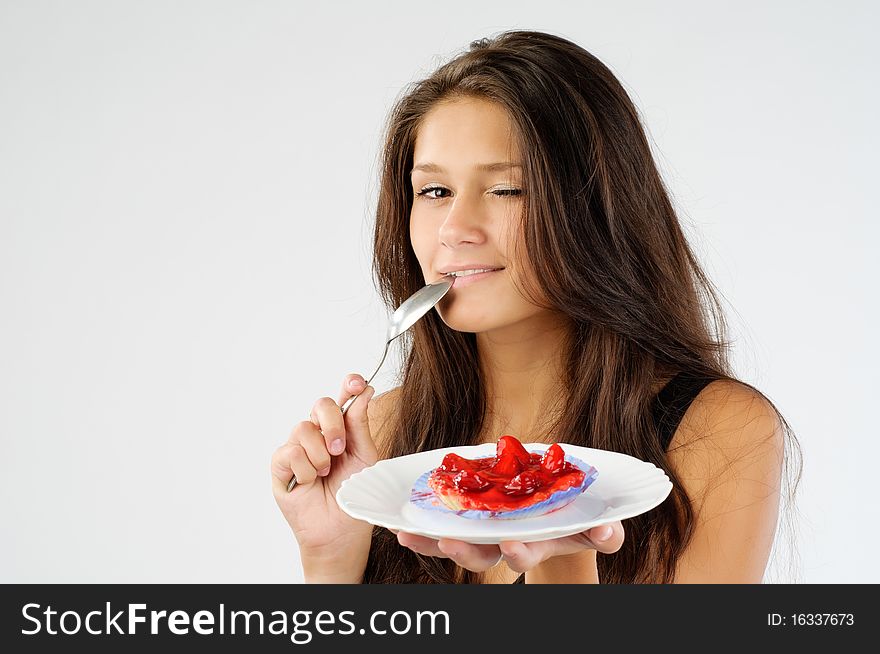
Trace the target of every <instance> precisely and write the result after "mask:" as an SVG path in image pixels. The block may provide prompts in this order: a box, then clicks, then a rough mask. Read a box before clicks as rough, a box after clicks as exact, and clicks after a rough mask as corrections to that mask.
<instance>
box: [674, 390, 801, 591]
mask: <svg viewBox="0 0 880 654" xmlns="http://www.w3.org/2000/svg"><path fill="white" fill-rule="evenodd" d="M783 451H784V440H783V432H782V428H781V424H780V422H779V419H778V417H777V415H776V413H775V412H774V411H773V408H772V406H770V404H769V403H768V402H767V401H766V400H765V399H764V398H763V397H761V396H760V395H759V394H757V393H756V392H755V391H753V390H751V389H749V388H747V387H745V386H742V385H739V384H736V383H733V382H727V381H717V382H713V383H712V384H710V385H709V386H707V387H706V388H705V389H704V390H703V392H701V393H700V395H699V396H698V398H697V399H696V400H695V401H694V403H693V404H692V405H691V408H690V409H689V410H688V412H687V414H686V415H685V418H684V420H683V421H682V424H681V426H680V427H679V429H678V431H677V432H676V434H675V437H674V438H673V440H672V443H671V446H670V451H669V463H670V466H671V467H672V469H673V470H674V471H675V472H676V473H677V474H678V475H679V478H680V479H681V482H682V484H683V486H684V488H685V490H686V491H687V493H688V495H689V496H690V499H691V502H692V505H693V509H694V512H695V514H696V525H695V527H696V528H695V531H694V534H693V538H692V540H691V541H690V543H689V545H688V546H687V548H686V550H685V552H684V554H683V555H682V557H681V558H680V559H679V562H678V564H677V566H676V572H675V577H674V582H675V583H761V580H762V578H763V575H764V569H765V567H766V565H767V560H768V558H769V555H770V549H771V546H772V544H773V537H774V534H775V531H776V523H777V518H778V509H779V491H780V481H781V474H782V464H783V459H782V456H783Z"/></svg>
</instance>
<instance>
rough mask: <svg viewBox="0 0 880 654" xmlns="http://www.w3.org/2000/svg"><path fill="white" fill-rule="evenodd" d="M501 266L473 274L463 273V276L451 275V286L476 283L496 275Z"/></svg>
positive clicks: (458, 286)
mask: <svg viewBox="0 0 880 654" xmlns="http://www.w3.org/2000/svg"><path fill="white" fill-rule="evenodd" d="M502 270H504V269H503V268H501V269H499V270H490V271H489V272H482V273H476V274H473V275H465V276H464V277H453V278H452V288H461V287H463V286H470V285H471V284H476V283H477V282H480V281H482V280H485V279H489V278H491V277H492V276H493V275H497V274H498V273H500V272H501V271H502Z"/></svg>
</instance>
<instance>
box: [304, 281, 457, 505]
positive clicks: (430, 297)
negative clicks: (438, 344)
mask: <svg viewBox="0 0 880 654" xmlns="http://www.w3.org/2000/svg"><path fill="white" fill-rule="evenodd" d="M454 282H455V278H454V277H453V276H452V275H446V276H444V277H443V278H442V279H441V280H440V281H437V282H434V283H433V284H428V285H427V286H425V287H424V288H420V289H419V290H418V291H416V292H415V293H413V294H412V295H410V296H409V297H408V298H407V299H406V300H404V301H403V304H401V305H400V306H399V307H397V310H396V311H395V312H394V313H393V314H391V320H390V321H389V323H388V331H387V332H386V333H385V352H383V353H382V360H381V361H379V365H378V366H376V369H375V370H374V371H373V374H372V375H370V377H369V379H367V383H366V384H364V390H363V391H361V392H360V393H358V394H357V395H352V396H351V397H350V398H348V400H346V401H345V404H343V405H342V407H341V411H342V415H345V412H346V411H348V409H349V408H350V407H351V405H352V404H354V401H355V400H356V399H358V398H359V397H360V395H361V393H363V392H364V391H365V390H367V386H369V385H370V382H371V381H373V377H375V376H376V373H377V372H379V369H380V368H381V367H382V364H383V363H385V357H387V356H388V348H389V347H390V346H391V341H393V340H394V339H395V338H397V337H398V336H400V335H401V334H403V333H404V332H405V331H406V330H407V329H409V328H410V327H412V326H413V325H414V324H416V322H418V320H419V318H421V317H422V316H424V315H425V314H426V313H428V312H429V311H430V310H431V309H433V308H434V305H436V304H437V303H438V302H439V301H440V300H441V299H442V298H443V296H444V295H446V293H448V292H449V289H450V288H452V284H453V283H454ZM294 486H296V477H293V478H292V479H291V480H290V483H288V484H287V492H288V493H289V492H290V491H292V490H293V487H294Z"/></svg>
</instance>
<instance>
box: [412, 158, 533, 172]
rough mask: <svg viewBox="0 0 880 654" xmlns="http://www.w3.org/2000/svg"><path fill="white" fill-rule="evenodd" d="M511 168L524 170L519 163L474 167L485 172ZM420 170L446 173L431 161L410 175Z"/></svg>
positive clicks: (414, 169)
mask: <svg viewBox="0 0 880 654" xmlns="http://www.w3.org/2000/svg"><path fill="white" fill-rule="evenodd" d="M511 168H522V166H521V165H519V164H518V163H513V162H511V161H499V162H496V163H489V164H477V165H475V166H474V169H475V170H480V171H485V172H490V173H491V172H495V171H497V170H510V169H511ZM417 170H420V171H422V172H424V173H443V172H446V171H445V170H444V169H443V167H442V166H438V165H437V164H435V163H431V162H430V161H426V162H425V163H421V164H418V165H417V166H413V169H412V170H411V171H410V174H412V173H414V172H416V171H417Z"/></svg>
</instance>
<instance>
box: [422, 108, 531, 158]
mask: <svg viewBox="0 0 880 654" xmlns="http://www.w3.org/2000/svg"><path fill="white" fill-rule="evenodd" d="M413 160H414V162H415V164H416V165H418V164H419V163H420V162H424V161H431V162H435V163H437V164H439V165H441V166H449V167H464V166H469V165H472V164H474V163H484V162H497V161H518V160H519V149H518V147H517V144H516V139H515V132H514V126H513V122H512V121H511V120H510V117H509V116H508V114H507V111H506V110H505V109H504V108H503V107H502V106H501V105H499V104H497V103H494V102H489V101H488V100H482V99H479V98H457V99H455V100H449V101H444V102H441V103H439V104H438V105H436V106H435V107H433V108H432V109H431V110H430V111H429V112H428V113H427V114H425V116H424V118H423V119H422V122H421V124H420V125H419V129H418V132H417V133H416V142H415V149H414V151H413Z"/></svg>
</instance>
